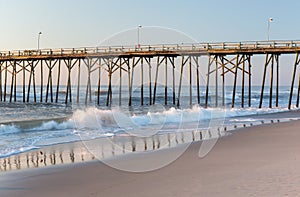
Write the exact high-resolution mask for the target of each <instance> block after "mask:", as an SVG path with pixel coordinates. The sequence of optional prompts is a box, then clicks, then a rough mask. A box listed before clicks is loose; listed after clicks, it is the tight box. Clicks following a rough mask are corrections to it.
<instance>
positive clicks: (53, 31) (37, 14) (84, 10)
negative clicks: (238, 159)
mask: <svg viewBox="0 0 300 197" xmlns="http://www.w3.org/2000/svg"><path fill="white" fill-rule="evenodd" d="M0 8H1V9H0V20H1V36H0V50H18V49H35V48H37V37H38V32H40V31H41V32H42V35H41V39H40V48H73V47H74V48H76V47H86V46H87V47H89V46H91V47H94V46H98V45H99V44H101V43H103V41H105V40H106V39H108V38H110V37H111V36H112V35H115V34H118V33H119V32H124V31H126V30H130V31H131V32H133V33H132V34H131V36H130V35H129V36H127V38H126V39H127V40H136V34H135V30H136V28H137V26H138V25H142V26H143V29H142V30H141V34H142V35H141V40H142V42H146V41H145V40H144V37H145V34H146V29H147V28H149V27H163V28H166V29H171V30H176V31H179V32H183V33H184V34H186V35H187V36H188V37H189V38H191V39H192V40H193V41H195V42H224V41H227V42H228V41H233V42H240V41H256V40H267V24H268V19H269V18H270V17H272V18H273V19H274V21H273V22H272V23H271V28H270V38H271V40H300V26H299V25H298V21H299V20H298V14H299V8H300V1H298V0H285V1H274V0H251V1H248V0H247V1H246V0H245V1H243V0H226V1H223V0H209V1H208V0H207V1H203V0H185V1H183V0H182V1H179V0H106V1H104V0H85V1H76V0H51V1H50V0H48V1H46V0H0ZM129 37H130V38H129ZM154 37H155V35H154ZM158 37H160V36H158ZM161 37H162V38H166V37H163V36H161ZM162 38H161V39H162ZM124 40H125V39H124ZM175 40H176V39H175ZM164 41H167V40H165V39H162V42H164ZM153 42H155V41H153ZM175 42H176V41H175ZM180 42H181V40H180ZM108 43H109V42H108ZM114 43H116V44H118V42H114ZM120 44H122V43H120ZM293 61H294V59H293V57H291V58H290V59H289V58H286V60H285V58H283V63H281V65H282V66H285V65H286V66H287V67H286V68H288V69H286V68H285V69H281V70H282V73H281V74H282V75H283V77H281V78H282V82H283V84H290V78H291V77H290V76H289V75H290V74H291V69H290V68H291V66H292V64H293ZM257 62H258V63H259V65H261V66H260V67H257V70H256V71H254V72H257V73H258V75H257V77H258V78H260V77H261V72H262V65H263V59H262V60H258V61H257ZM258 81H260V80H255V79H254V83H258V84H259V82H258Z"/></svg>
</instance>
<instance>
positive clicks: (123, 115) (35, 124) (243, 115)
mask: <svg viewBox="0 0 300 197" xmlns="http://www.w3.org/2000/svg"><path fill="white" fill-rule="evenodd" d="M285 111H288V110H287V108H276V109H269V108H263V109H258V108H247V109H238V108H235V109H226V108H225V109H224V108H202V107H199V106H197V105H196V106H194V107H192V108H190V109H176V108H170V109H164V108H162V107H160V108H158V109H157V108H152V109H150V110H149V111H147V112H143V113H134V112H129V111H126V110H122V109H121V108H113V109H111V110H102V109H98V108H95V107H91V108H86V109H78V110H75V111H74V112H73V114H72V115H70V116H69V117H59V118H54V119H42V120H36V119H35V120H26V121H15V122H11V123H5V124H1V125H0V136H2V138H1V139H0V157H7V156H9V155H12V154H18V153H20V152H25V151H28V150H31V149H35V148H37V147H41V146H48V145H54V144H60V143H67V142H75V141H80V140H91V139H97V138H104V137H112V136H139V137H148V136H152V135H156V134H165V133H175V132H185V131H190V130H193V129H194V130H197V129H207V128H209V127H220V126H222V125H226V126H227V127H229V126H232V125H234V124H236V123H239V124H243V123H247V124H250V123H253V125H255V122H258V121H260V119H261V118H259V119H258V118H256V115H265V114H273V113H278V112H285ZM249 116H251V118H249Z"/></svg>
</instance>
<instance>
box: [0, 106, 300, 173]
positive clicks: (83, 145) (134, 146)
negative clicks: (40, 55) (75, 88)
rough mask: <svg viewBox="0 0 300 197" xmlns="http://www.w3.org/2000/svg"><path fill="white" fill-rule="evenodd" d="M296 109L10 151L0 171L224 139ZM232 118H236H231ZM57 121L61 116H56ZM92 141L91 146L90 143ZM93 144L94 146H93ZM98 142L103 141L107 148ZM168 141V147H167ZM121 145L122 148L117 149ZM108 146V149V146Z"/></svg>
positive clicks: (283, 118) (287, 117)
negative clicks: (181, 129)
mask: <svg viewBox="0 0 300 197" xmlns="http://www.w3.org/2000/svg"><path fill="white" fill-rule="evenodd" d="M299 114H300V111H299V110H295V111H288V112H279V113H275V114H274V113H271V114H264V115H261V116H259V115H258V116H254V115H250V116H245V118H252V117H255V118H256V119H259V118H261V119H264V121H256V122H255V124H253V123H251V122H250V123H239V122H237V123H235V124H233V125H230V126H228V125H224V126H223V127H218V128H213V129H212V130H208V131H205V130H202V131H201V130H197V129H196V130H195V131H188V132H181V133H175V134H163V135H157V136H156V137H155V136H154V137H153V136H152V137H150V138H140V139H139V138H136V139H135V138H133V137H130V136H128V137H124V136H122V137H107V138H97V139H92V140H88V141H84V140H81V141H75V142H66V143H59V144H54V145H46V146H42V147H37V148H36V149H33V150H29V151H25V152H22V153H17V154H13V155H11V156H8V157H3V158H0V173H5V172H7V171H14V170H23V169H31V168H34V169H35V168H43V167H47V166H57V165H69V164H73V163H84V162H89V161H94V160H97V159H107V158H108V159H114V158H116V157H118V156H128V155H129V154H132V153H136V152H139V153H145V152H146V153H147V152H149V151H161V150H163V149H170V148H174V147H176V146H178V145H181V144H187V145H189V144H190V143H194V142H202V141H203V140H207V139H210V138H220V139H221V138H223V137H224V136H226V135H231V134H232V133H236V132H239V130H240V129H244V128H252V127H254V128H255V127H260V126H264V125H267V126H268V125H272V124H280V123H282V122H291V121H295V120H299ZM234 118H235V117H234ZM59 120H60V119H59ZM91 144H92V145H91ZM94 144H96V145H94ZM97 144H104V145H105V146H106V148H103V146H102V147H99V145H97ZM167 144H168V146H167ZM121 146H122V148H120V147H121ZM95 147H96V148H98V149H102V153H99V152H95V151H93V150H89V149H90V148H95ZM107 147H109V149H107Z"/></svg>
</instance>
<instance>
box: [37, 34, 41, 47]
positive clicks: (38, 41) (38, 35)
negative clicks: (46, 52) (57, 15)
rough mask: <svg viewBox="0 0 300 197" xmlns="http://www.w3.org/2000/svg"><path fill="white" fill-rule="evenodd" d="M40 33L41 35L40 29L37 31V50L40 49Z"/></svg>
mask: <svg viewBox="0 0 300 197" xmlns="http://www.w3.org/2000/svg"><path fill="white" fill-rule="evenodd" d="M41 35H42V32H41V31H40V32H39V33H38V46H37V48H38V51H39V50H40V38H41Z"/></svg>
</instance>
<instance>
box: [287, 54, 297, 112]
mask: <svg viewBox="0 0 300 197" xmlns="http://www.w3.org/2000/svg"><path fill="white" fill-rule="evenodd" d="M299 64H300V56H299V53H297V54H296V60H295V64H294V71H293V76H292V84H291V91H290V99H289V105H288V108H289V109H291V107H292V101H293V94H294V93H293V91H294V85H295V80H296V74H297V68H298V66H299ZM299 96H300V74H299V84H298V94H297V103H296V107H299Z"/></svg>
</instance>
